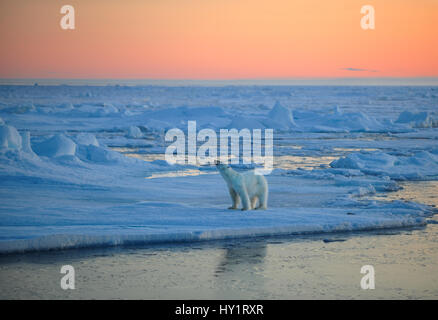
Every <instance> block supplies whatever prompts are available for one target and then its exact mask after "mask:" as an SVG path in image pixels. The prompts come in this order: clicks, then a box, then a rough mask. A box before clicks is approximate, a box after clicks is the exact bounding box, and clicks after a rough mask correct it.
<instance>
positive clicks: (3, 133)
mask: <svg viewBox="0 0 438 320" xmlns="http://www.w3.org/2000/svg"><path fill="white" fill-rule="evenodd" d="M0 148H6V149H17V150H20V149H21V136H20V134H19V133H18V131H17V129H15V128H14V127H12V126H8V125H0Z"/></svg>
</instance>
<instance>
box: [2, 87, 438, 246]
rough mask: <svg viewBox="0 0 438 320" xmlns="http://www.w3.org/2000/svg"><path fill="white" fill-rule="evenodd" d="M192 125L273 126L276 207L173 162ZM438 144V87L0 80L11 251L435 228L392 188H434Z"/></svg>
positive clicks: (207, 169)
mask: <svg viewBox="0 0 438 320" xmlns="http://www.w3.org/2000/svg"><path fill="white" fill-rule="evenodd" d="M188 121H196V123H197V128H198V130H200V129H203V128H211V129H213V130H215V131H218V130H219V129H222V128H236V129H239V130H240V129H242V128H248V129H250V130H252V129H262V130H264V129H273V130H274V167H275V170H274V171H273V173H272V174H271V175H269V176H267V180H268V183H269V185H270V198H269V209H268V210H266V211H249V212H241V211H234V210H227V209H226V208H227V207H228V206H229V205H230V199H229V195H228V191H227V189H226V185H225V183H224V182H223V180H222V178H221V177H220V176H219V175H218V174H217V172H216V169H215V168H214V167H213V166H188V165H179V166H172V165H169V164H168V163H166V162H165V161H164V152H165V150H166V147H167V145H168V144H167V143H166V142H165V141H164V134H165V132H166V131H167V130H169V129H171V128H180V129H182V130H183V131H186V130H187V122H188ZM437 141H438V87H418V86H415V87H370V86H367V87H327V86H325V87H316V86H312V87H305V86H301V87H300V86H225V87H224V86H222V87H189V86H184V87H164V86H162V87H161V86H119V85H114V86H95V87H93V86H0V253H8V252H17V251H33V250H48V249H62V248H76V247H89V246H113V245H125V244H138V243H152V242H179V241H203V240H210V239H228V238H241V237H255V236H270V235H285V234H303V233H325V232H339V231H356V230H362V231H366V230H374V229H380V228H399V227H407V226H418V225H426V224H427V221H428V217H430V216H431V215H432V214H434V213H435V212H436V209H435V208H434V207H433V206H432V205H426V204H422V203H421V201H420V200H415V199H409V200H403V199H400V200H398V199H397V198H395V199H394V198H391V197H390V196H387V195H390V194H396V193H397V192H398V191H400V189H402V188H403V185H404V183H406V182H409V181H418V183H422V181H429V182H432V184H431V186H432V187H431V188H436V184H434V181H436V180H438V145H437ZM235 169H236V170H247V169H248V167H247V166H242V165H238V166H235ZM437 194H438V190H437Z"/></svg>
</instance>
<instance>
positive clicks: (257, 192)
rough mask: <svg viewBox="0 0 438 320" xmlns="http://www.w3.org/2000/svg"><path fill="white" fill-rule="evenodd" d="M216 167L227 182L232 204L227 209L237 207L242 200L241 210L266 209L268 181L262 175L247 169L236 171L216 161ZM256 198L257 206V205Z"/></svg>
mask: <svg viewBox="0 0 438 320" xmlns="http://www.w3.org/2000/svg"><path fill="white" fill-rule="evenodd" d="M215 163H216V167H217V169H218V170H219V172H220V174H221V176H222V178H224V180H225V182H226V183H227V186H228V190H229V192H230V196H231V199H232V200H233V205H232V206H231V207H229V208H228V209H237V207H238V206H239V203H240V201H242V210H251V209H267V207H268V183H267V182H266V179H265V177H264V176H262V175H256V174H255V172H254V171H253V170H252V171H247V172H244V173H238V172H236V171H234V170H233V169H231V168H230V167H229V166H228V165H226V164H223V163H220V162H219V161H216V162H215ZM257 200H258V206H257V207H256V205H257Z"/></svg>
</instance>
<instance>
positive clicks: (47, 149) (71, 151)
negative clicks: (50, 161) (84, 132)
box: [33, 134, 76, 158]
mask: <svg viewBox="0 0 438 320" xmlns="http://www.w3.org/2000/svg"><path fill="white" fill-rule="evenodd" d="M33 149H34V151H35V153H36V154H38V155H39V156H45V157H50V158H55V157H61V156H74V155H75V153H76V143H74V142H73V141H72V140H71V139H69V138H67V137H66V136H65V135H63V134H57V135H55V136H53V137H51V138H48V139H47V140H45V141H43V142H41V143H37V144H35V145H34V146H33Z"/></svg>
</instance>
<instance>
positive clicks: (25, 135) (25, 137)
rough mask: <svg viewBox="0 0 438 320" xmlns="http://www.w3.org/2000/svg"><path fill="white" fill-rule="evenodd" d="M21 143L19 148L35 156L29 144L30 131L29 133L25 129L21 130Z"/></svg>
mask: <svg viewBox="0 0 438 320" xmlns="http://www.w3.org/2000/svg"><path fill="white" fill-rule="evenodd" d="M21 144H22V146H21V148H22V150H23V151H24V152H26V153H30V154H32V155H35V156H36V154H35V153H34V152H33V150H32V147H31V144H30V133H29V131H25V132H23V133H22V134H21Z"/></svg>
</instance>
